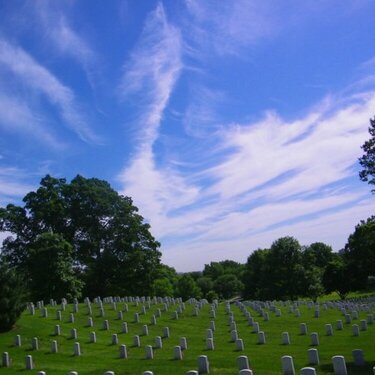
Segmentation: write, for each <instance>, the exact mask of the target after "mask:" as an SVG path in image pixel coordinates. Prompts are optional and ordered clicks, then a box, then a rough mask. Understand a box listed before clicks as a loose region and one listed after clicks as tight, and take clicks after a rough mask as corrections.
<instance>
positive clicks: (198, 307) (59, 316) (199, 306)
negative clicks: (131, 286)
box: [28, 301, 217, 324]
mask: <svg viewBox="0 0 375 375" xmlns="http://www.w3.org/2000/svg"><path fill="white" fill-rule="evenodd" d="M111 304H112V310H115V311H116V310H117V305H116V302H111ZM205 304H206V303H205V301H203V302H202V301H200V302H196V303H195V307H194V310H193V316H198V315H199V313H200V310H201V309H202V307H203V306H204V305H205ZM86 305H87V315H90V316H91V315H93V312H92V307H91V303H90V302H89V301H86ZM39 307H40V309H42V315H41V316H42V317H44V318H47V317H48V309H47V308H46V307H43V306H41V305H40V306H39ZM168 307H169V305H168V304H167V303H164V305H163V311H168ZM216 307H217V303H214V304H212V308H211V311H210V315H211V317H213V318H215V317H216ZM28 308H29V312H30V314H31V315H35V307H34V305H33V304H29V306H28ZM98 308H99V317H104V316H105V311H104V306H103V304H102V302H101V301H99V305H98ZM149 308H150V305H148V306H144V305H143V306H142V308H141V311H140V312H139V313H135V314H134V322H135V323H139V321H140V316H139V315H140V314H142V315H144V314H146V312H147V309H149ZM185 308H186V307H185V303H183V302H181V303H179V305H178V307H177V309H176V310H175V311H174V312H173V314H172V319H175V320H177V319H178V318H179V316H180V315H181V314H182V313H183V312H184V311H185ZM78 309H79V307H78V303H74V304H73V312H72V313H70V315H69V322H70V323H74V320H75V318H74V314H75V313H77V312H78ZM65 310H66V304H65V303H64V302H62V303H61V310H58V311H57V312H56V319H57V320H60V321H61V320H62V311H65ZM128 311H129V310H128V305H127V304H126V303H125V305H124V308H123V310H120V311H118V316H117V318H118V319H119V320H123V312H128ZM161 311H162V310H161V309H157V310H156V313H155V314H154V315H153V316H152V317H151V324H156V318H157V317H160V316H161Z"/></svg>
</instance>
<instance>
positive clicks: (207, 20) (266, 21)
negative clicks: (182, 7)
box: [185, 0, 279, 54]
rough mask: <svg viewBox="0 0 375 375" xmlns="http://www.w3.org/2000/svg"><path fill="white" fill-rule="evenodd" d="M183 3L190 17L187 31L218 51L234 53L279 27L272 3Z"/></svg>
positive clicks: (194, 1) (191, 1)
mask: <svg viewBox="0 0 375 375" xmlns="http://www.w3.org/2000/svg"><path fill="white" fill-rule="evenodd" d="M185 4H186V7H187V9H188V11H189V12H190V14H191V16H192V17H193V20H194V21H193V22H192V26H191V27H190V28H189V30H188V31H187V32H188V33H190V35H191V36H192V38H193V40H195V41H196V42H197V43H198V44H204V45H205V46H206V47H207V46H211V47H213V48H214V50H215V51H216V52H218V53H219V54H226V53H231V54H238V52H239V49H240V48H241V47H246V46H249V45H254V44H256V43H258V42H259V41H260V40H263V39H264V38H267V37H269V36H271V35H273V34H274V33H275V32H276V31H277V30H278V28H279V25H278V20H277V19H276V16H275V15H276V12H275V4H270V3H269V2H267V1H265V2H264V1H263V2H259V1H248V0H239V1H236V2H231V1H220V2H217V1H211V0H210V1H205V2H202V1H198V0H186V1H185Z"/></svg>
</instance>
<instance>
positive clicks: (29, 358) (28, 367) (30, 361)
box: [26, 355, 34, 370]
mask: <svg viewBox="0 0 375 375" xmlns="http://www.w3.org/2000/svg"><path fill="white" fill-rule="evenodd" d="M33 368H34V363H33V357H32V356H31V355H27V356H26V370H32V369H33Z"/></svg>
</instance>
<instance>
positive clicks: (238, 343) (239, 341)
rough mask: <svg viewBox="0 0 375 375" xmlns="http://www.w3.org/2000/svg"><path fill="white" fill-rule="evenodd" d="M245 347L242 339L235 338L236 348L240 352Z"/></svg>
mask: <svg viewBox="0 0 375 375" xmlns="http://www.w3.org/2000/svg"><path fill="white" fill-rule="evenodd" d="M244 349H245V347H244V343H243V340H242V339H237V340H236V350H238V351H240V352H242V351H244Z"/></svg>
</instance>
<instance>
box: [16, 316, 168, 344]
mask: <svg viewBox="0 0 375 375" xmlns="http://www.w3.org/2000/svg"><path fill="white" fill-rule="evenodd" d="M122 332H123V333H128V328H127V324H126V322H124V323H123V325H122ZM60 335H61V328H60V326H59V325H56V326H55V336H60ZM143 335H148V327H147V326H146V325H145V326H143ZM162 337H163V338H169V337H170V331H169V327H164V328H163V336H157V339H156V346H157V347H158V342H159V340H158V338H160V340H161V338H162ZM70 338H72V339H78V331H77V329H76V328H73V329H72V330H71V335H70ZM96 339H97V338H96V333H95V332H91V333H90V338H89V340H90V342H91V343H95V342H96V341H97V340H96ZM53 342H55V341H53ZM112 344H118V335H117V334H116V333H114V334H113V335H112ZM133 345H134V346H137V347H139V346H140V337H139V336H138V335H135V336H134V337H133ZM15 346H17V347H21V346H22V338H21V335H17V336H16V338H15ZM31 346H32V349H33V350H38V349H39V342H38V338H37V337H34V338H33V339H32V341H31Z"/></svg>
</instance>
